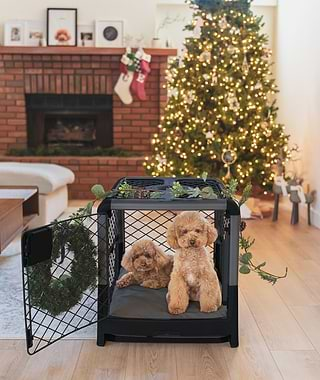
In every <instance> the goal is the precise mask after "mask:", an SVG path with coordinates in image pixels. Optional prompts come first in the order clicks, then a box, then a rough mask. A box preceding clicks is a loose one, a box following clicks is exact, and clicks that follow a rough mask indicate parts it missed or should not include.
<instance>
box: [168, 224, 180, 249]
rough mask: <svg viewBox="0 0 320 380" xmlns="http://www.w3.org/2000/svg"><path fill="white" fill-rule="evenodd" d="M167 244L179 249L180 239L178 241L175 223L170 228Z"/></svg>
mask: <svg viewBox="0 0 320 380" xmlns="http://www.w3.org/2000/svg"><path fill="white" fill-rule="evenodd" d="M167 242H168V244H169V246H170V247H171V248H173V249H177V248H179V244H178V239H177V234H176V229H175V225H174V222H173V223H172V224H171V226H170V227H169V228H168V231H167Z"/></svg>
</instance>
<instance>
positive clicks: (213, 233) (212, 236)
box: [207, 222, 218, 246]
mask: <svg viewBox="0 0 320 380" xmlns="http://www.w3.org/2000/svg"><path fill="white" fill-rule="evenodd" d="M207 237H208V241H207V246H209V245H211V244H213V243H214V242H215V241H216V240H217V238H218V231H217V230H216V228H215V227H214V225H213V224H211V223H208V222H207Z"/></svg>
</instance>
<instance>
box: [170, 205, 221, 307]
mask: <svg viewBox="0 0 320 380" xmlns="http://www.w3.org/2000/svg"><path fill="white" fill-rule="evenodd" d="M217 237H218V233H217V230H216V229H215V227H214V226H213V225H212V224H211V223H209V222H208V221H207V220H206V219H205V218H204V217H203V216H202V215H201V214H200V213H199V212H193V211H187V212H183V213H181V214H180V215H178V216H177V217H176V218H175V219H174V220H173V224H172V225H171V226H170V227H169V229H168V231H167V241H168V244H169V245H170V247H171V248H173V249H175V250H176V253H175V255H174V264H173V270H172V273H171V278H170V282H169V287H168V294H167V301H168V309H169V312H170V313H171V314H182V313H184V312H185V311H186V310H187V308H188V305H189V301H190V300H191V301H200V310H201V311H202V312H204V313H210V312H213V311H216V310H218V309H219V307H220V306H221V302H222V297H221V289H220V284H219V280H218V276H217V273H216V271H215V268H214V263H213V257H212V255H211V254H210V253H209V252H208V251H207V249H206V248H205V247H206V246H210V245H211V244H213V243H214V242H215V241H216V239H217Z"/></svg>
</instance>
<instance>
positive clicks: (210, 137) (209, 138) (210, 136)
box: [205, 131, 214, 140]
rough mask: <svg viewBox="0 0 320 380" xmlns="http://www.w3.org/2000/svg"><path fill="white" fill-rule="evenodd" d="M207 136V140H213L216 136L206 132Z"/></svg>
mask: <svg viewBox="0 0 320 380" xmlns="http://www.w3.org/2000/svg"><path fill="white" fill-rule="evenodd" d="M205 136H206V139H207V140H213V137H214V134H213V132H212V131H207V132H205Z"/></svg>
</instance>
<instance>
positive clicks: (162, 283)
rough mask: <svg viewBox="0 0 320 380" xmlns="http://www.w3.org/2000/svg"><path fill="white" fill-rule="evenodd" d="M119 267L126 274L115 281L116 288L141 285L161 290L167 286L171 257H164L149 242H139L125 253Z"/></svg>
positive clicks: (159, 249)
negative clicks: (124, 270)
mask: <svg viewBox="0 0 320 380" xmlns="http://www.w3.org/2000/svg"><path fill="white" fill-rule="evenodd" d="M121 265H122V267H123V268H124V269H126V271H127V272H128V273H126V274H125V275H123V276H122V277H121V278H120V279H119V280H118V281H117V287H118V288H125V287H127V286H130V285H141V286H143V287H145V288H151V289H161V288H166V287H167V286H168V283H169V280H170V273H171V271H172V266H173V257H172V256H170V255H166V254H165V253H164V252H163V251H162V249H161V248H160V247H158V246H157V245H156V244H155V243H153V242H152V241H151V240H147V239H144V240H139V241H137V242H136V243H134V244H133V245H132V247H131V249H130V250H129V251H128V252H127V253H125V255H124V256H123V258H122V262H121Z"/></svg>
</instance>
